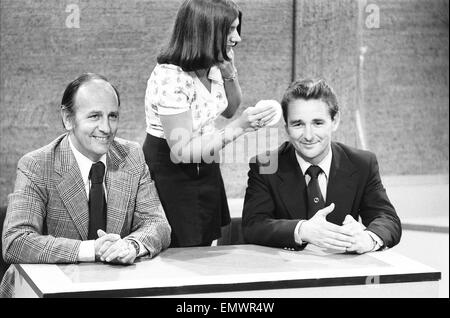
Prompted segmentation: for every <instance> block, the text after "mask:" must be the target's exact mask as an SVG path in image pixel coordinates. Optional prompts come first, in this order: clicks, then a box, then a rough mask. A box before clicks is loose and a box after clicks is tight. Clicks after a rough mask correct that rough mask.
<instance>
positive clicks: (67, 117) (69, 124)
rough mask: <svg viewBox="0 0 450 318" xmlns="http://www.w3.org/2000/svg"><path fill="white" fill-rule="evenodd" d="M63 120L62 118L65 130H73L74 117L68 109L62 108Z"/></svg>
mask: <svg viewBox="0 0 450 318" xmlns="http://www.w3.org/2000/svg"><path fill="white" fill-rule="evenodd" d="M61 118H62V122H63V124H64V128H66V130H72V129H73V116H72V114H71V113H70V112H69V111H68V110H67V109H64V108H62V107H61Z"/></svg>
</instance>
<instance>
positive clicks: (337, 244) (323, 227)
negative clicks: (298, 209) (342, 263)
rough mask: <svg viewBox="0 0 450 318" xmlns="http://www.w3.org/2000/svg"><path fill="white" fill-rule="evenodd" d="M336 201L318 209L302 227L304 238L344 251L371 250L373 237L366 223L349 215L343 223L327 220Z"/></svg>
mask: <svg viewBox="0 0 450 318" xmlns="http://www.w3.org/2000/svg"><path fill="white" fill-rule="evenodd" d="M334 207H335V205H334V203H331V204H330V205H329V206H327V207H325V208H323V209H321V210H319V211H317V213H316V214H315V215H314V216H313V217H312V218H311V219H309V220H308V221H305V222H304V223H303V224H302V227H301V230H300V231H301V238H302V240H304V241H306V242H309V243H311V244H314V245H317V246H319V247H324V248H330V249H334V250H338V251H342V252H356V253H358V254H362V253H366V252H369V251H370V250H371V249H372V238H371V236H370V235H369V234H368V233H367V231H364V230H365V227H364V225H362V224H361V223H359V222H357V221H356V220H355V219H354V218H353V217H352V216H351V215H347V216H346V217H345V220H344V222H343V224H342V225H341V226H340V225H336V224H333V223H331V222H328V221H327V220H326V216H327V215H328V214H329V213H331V212H332V211H333V210H334Z"/></svg>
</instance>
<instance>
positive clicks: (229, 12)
mask: <svg viewBox="0 0 450 318" xmlns="http://www.w3.org/2000/svg"><path fill="white" fill-rule="evenodd" d="M241 17H242V13H241V11H240V9H239V7H238V6H237V5H236V4H235V3H234V2H233V1H232V0H185V1H184V2H183V3H182V4H181V6H180V8H179V9H178V13H177V17H176V19H175V24H174V27H173V31H172V36H171V39H170V42H169V44H168V46H167V47H166V48H165V49H164V50H163V51H162V52H161V53H160V54H159V55H158V58H157V61H158V63H159V64H164V63H166V64H174V65H178V66H180V67H181V68H182V69H183V70H184V71H186V72H191V71H197V70H200V69H208V68H210V67H211V66H213V65H214V64H217V63H218V62H221V61H220V57H221V56H222V57H223V59H225V60H227V61H229V57H228V55H227V52H226V49H227V37H228V33H229V31H230V27H231V24H232V23H233V21H234V20H236V19H237V18H239V21H240V22H241ZM238 32H239V33H240V24H239V26H238Z"/></svg>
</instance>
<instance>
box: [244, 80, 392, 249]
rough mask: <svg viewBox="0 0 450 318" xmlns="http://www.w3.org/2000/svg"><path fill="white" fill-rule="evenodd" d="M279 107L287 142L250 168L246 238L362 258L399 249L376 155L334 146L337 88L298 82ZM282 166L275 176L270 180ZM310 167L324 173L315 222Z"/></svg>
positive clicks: (288, 90) (344, 146)
mask: <svg viewBox="0 0 450 318" xmlns="http://www.w3.org/2000/svg"><path fill="white" fill-rule="evenodd" d="M281 104H282V109H283V117H284V120H285V122H286V131H287V133H288V135H289V141H288V142H285V143H284V144H283V145H281V147H280V148H279V149H278V150H277V151H275V152H272V153H270V154H268V155H266V156H259V157H257V158H256V160H252V161H251V163H250V171H249V173H248V177H249V179H248V187H247V190H246V194H245V201H244V210H243V217H242V229H243V235H244V239H245V240H246V241H247V242H249V243H254V244H261V245H268V246H273V247H283V248H289V249H297V250H298V249H302V248H304V247H305V246H306V244H307V243H311V244H314V245H317V246H320V247H322V248H329V249H333V250H340V251H342V252H345V251H347V252H354V253H355V252H356V253H359V254H361V253H365V252H370V251H375V250H379V249H383V248H386V247H392V246H394V245H396V244H397V243H398V242H399V241H400V236H401V224H400V220H399V218H398V216H397V214H396V212H395V209H394V207H393V206H392V204H391V203H390V202H389V199H388V197H387V195H386V191H385V189H384V187H383V185H382V183H381V179H380V175H379V170H378V163H377V159H376V157H375V155H374V154H373V153H371V152H368V151H362V150H358V149H355V148H351V147H348V146H346V145H343V144H341V143H337V142H332V141H331V137H332V133H333V132H334V131H336V129H337V128H338V125H339V107H338V103H337V99H336V96H335V94H334V92H333V90H332V89H331V87H329V86H328V85H327V84H326V83H325V81H324V80H318V81H314V80H301V81H296V82H294V83H292V84H291V85H290V86H289V88H288V89H287V91H286V92H285V94H284V96H283V100H282V103H281ZM276 162H277V163H278V167H277V170H276V172H275V173H270V171H271V170H273V167H274V166H273V165H274V164H276ZM311 165H315V166H318V167H320V169H319V171H321V172H320V174H319V177H318V184H319V187H320V191H321V195H322V197H323V201H322V202H324V203H325V205H324V207H323V208H322V209H320V210H318V211H317V213H315V214H314V215H312V214H313V212H312V213H308V202H307V200H308V196H307V191H306V189H307V183H308V182H309V181H310V179H311V177H310V176H309V175H306V171H307V169H308V168H309V166H311ZM316 199H318V198H317V197H316ZM317 201H319V200H317ZM359 218H361V220H362V224H361V223H359V222H358V219H359Z"/></svg>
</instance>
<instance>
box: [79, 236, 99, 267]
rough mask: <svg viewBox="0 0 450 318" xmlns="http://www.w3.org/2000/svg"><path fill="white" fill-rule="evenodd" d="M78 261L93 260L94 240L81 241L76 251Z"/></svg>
mask: <svg viewBox="0 0 450 318" xmlns="http://www.w3.org/2000/svg"><path fill="white" fill-rule="evenodd" d="M78 261H79V262H95V240H89V241H82V242H81V244H80V250H79V251H78Z"/></svg>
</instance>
